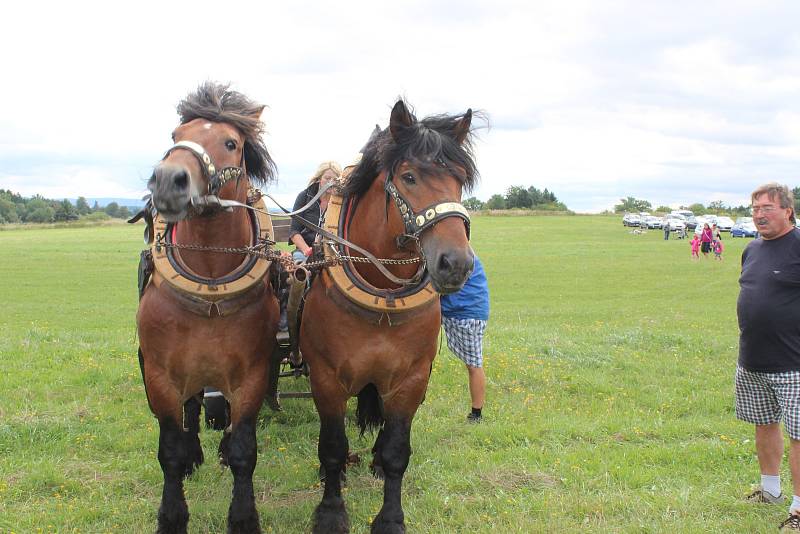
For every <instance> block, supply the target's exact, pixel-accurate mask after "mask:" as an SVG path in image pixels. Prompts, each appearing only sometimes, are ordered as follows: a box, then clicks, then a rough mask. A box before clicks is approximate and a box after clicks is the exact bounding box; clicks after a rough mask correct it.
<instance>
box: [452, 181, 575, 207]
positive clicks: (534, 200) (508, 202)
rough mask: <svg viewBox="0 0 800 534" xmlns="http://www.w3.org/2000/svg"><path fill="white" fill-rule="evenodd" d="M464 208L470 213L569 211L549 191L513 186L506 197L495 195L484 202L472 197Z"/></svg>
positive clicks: (507, 190)
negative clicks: (493, 211) (512, 210)
mask: <svg viewBox="0 0 800 534" xmlns="http://www.w3.org/2000/svg"><path fill="white" fill-rule="evenodd" d="M464 207H465V208H467V209H468V210H470V211H478V210H483V209H486V210H508V209H530V210H547V211H567V206H566V205H565V204H564V203H563V202H559V200H558V198H556V195H555V194H554V193H553V192H552V191H548V190H547V188H546V187H545V188H544V190H542V191H540V190H539V189H537V188H535V187H533V186H531V187H528V188H525V187H523V186H518V185H513V186H511V187H509V188H508V189H506V194H505V195H499V194H495V195H492V196H491V198H489V200H487V201H486V202H482V201H481V200H478V199H477V198H475V197H470V198H468V199H466V200H465V201H464Z"/></svg>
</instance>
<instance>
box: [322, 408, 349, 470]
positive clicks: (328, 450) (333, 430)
mask: <svg viewBox="0 0 800 534" xmlns="http://www.w3.org/2000/svg"><path fill="white" fill-rule="evenodd" d="M347 447H348V443H347V435H346V434H345V431H344V421H343V420H341V419H339V418H331V419H326V420H323V421H321V424H320V431H319V447H318V449H317V451H318V453H319V461H320V462H321V463H322V465H323V466H325V467H328V466H330V465H338V464H341V465H342V466H344V463H345V461H346V460H347Z"/></svg>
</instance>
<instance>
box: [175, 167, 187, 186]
mask: <svg viewBox="0 0 800 534" xmlns="http://www.w3.org/2000/svg"><path fill="white" fill-rule="evenodd" d="M172 181H173V183H174V184H175V187H177V188H178V189H186V186H187V185H189V176H188V175H187V174H186V171H180V172H177V173H175V176H173V177H172Z"/></svg>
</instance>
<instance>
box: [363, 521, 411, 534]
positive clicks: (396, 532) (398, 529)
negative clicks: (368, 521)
mask: <svg viewBox="0 0 800 534" xmlns="http://www.w3.org/2000/svg"><path fill="white" fill-rule="evenodd" d="M370 533H371V534H405V533H406V526H405V524H404V523H394V522H383V521H379V520H378V519H376V520H375V521H373V522H372V527H371V528H370Z"/></svg>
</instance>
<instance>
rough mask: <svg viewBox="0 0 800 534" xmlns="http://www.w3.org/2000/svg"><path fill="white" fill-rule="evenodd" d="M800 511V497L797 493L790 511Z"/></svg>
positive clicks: (793, 497)
mask: <svg viewBox="0 0 800 534" xmlns="http://www.w3.org/2000/svg"><path fill="white" fill-rule="evenodd" d="M792 512H800V497H798V496H797V495H793V496H792V504H791V505H790V506H789V513H790V514H791V513H792Z"/></svg>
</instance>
